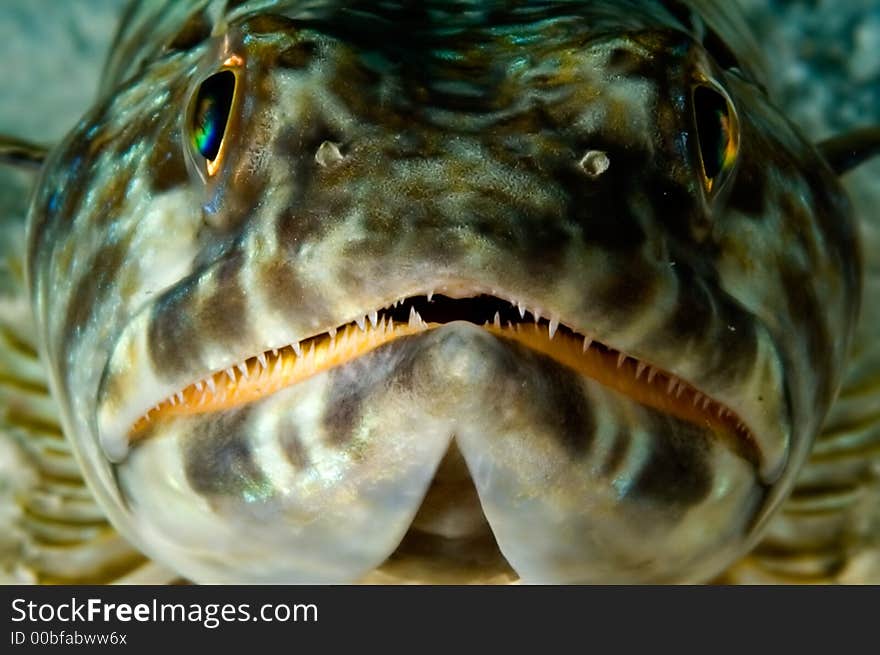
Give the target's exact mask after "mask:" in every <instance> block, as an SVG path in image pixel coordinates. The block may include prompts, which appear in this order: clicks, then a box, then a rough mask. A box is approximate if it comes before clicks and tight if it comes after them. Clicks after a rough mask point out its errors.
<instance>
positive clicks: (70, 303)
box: [0, 0, 880, 584]
mask: <svg viewBox="0 0 880 655" xmlns="http://www.w3.org/2000/svg"><path fill="white" fill-rule="evenodd" d="M766 84H767V82H766V72H765V71H764V67H763V65H762V64H761V58H760V48H759V47H758V45H757V44H756V43H755V41H754V39H753V38H752V37H751V36H750V35H749V32H748V28H747V26H746V25H745V23H744V21H743V19H742V17H741V16H740V15H739V14H738V13H736V10H735V8H734V7H733V5H731V4H729V3H721V2H714V1H709V0H704V1H694V2H681V1H676V0H665V1H635V0H630V1H617V2H613V3H611V2H601V1H591V2H587V1H581V0H571V1H567V2H566V1H560V0H554V1H551V0H534V1H530V2H526V1H521V2H479V3H476V2H470V1H468V0H459V1H454V2H422V3H412V2H403V1H400V2H382V3H376V2H367V1H361V2H347V3H337V2H328V1H320V2H319V1H298V2H293V1H289V2H284V1H270V0H250V1H249V0H244V1H229V2H225V1H216V0H191V1H189V2H174V3H169V2H134V3H132V4H131V5H130V7H129V10H128V12H127V13H126V15H125V17H124V19H123V22H122V24H121V27H120V30H119V32H118V34H117V36H116V38H115V41H114V43H113V46H112V48H111V54H110V57H109V59H108V61H107V64H106V67H105V70H104V74H103V78H102V83H101V88H100V90H99V94H98V100H97V101H96V103H95V104H94V106H93V107H92V108H91V109H90V110H89V112H88V113H87V114H86V115H85V116H84V117H83V118H82V119H81V120H80V121H79V123H78V124H77V125H76V126H75V128H74V129H73V130H72V131H71V132H70V133H69V134H68V135H67V136H66V137H65V138H64V139H63V140H62V142H61V143H60V144H58V145H57V146H55V147H53V148H52V149H50V150H49V151H48V152H46V153H45V156H44V157H43V156H42V155H40V154H35V153H39V149H37V148H34V147H29V146H28V144H22V143H21V142H19V141H11V140H10V141H7V142H6V143H7V147H6V148H5V152H6V153H7V159H9V160H11V161H18V162H19V163H23V164H25V165H30V166H33V164H34V163H35V162H36V163H38V164H39V166H40V168H39V170H40V173H39V180H38V181H37V182H36V185H35V189H34V192H33V196H32V199H31V204H30V209H29V212H28V217H27V225H26V234H25V237H24V239H25V240H24V244H23V247H22V249H21V251H20V253H19V254H20V255H21V256H22V257H23V263H22V265H21V270H20V272H19V273H17V276H18V278H19V280H20V282H21V288H22V289H24V288H26V291H23V292H22V294H23V295H22V296H21V297H18V300H19V301H22V302H29V303H30V305H31V308H32V310H33V317H34V323H33V325H30V324H28V323H27V322H26V321H25V322H24V323H22V322H21V320H24V319H21V320H19V323H17V324H12V326H11V327H8V328H7V329H6V332H5V334H6V335H7V339H6V341H7V344H6V346H4V348H5V350H4V357H5V358H7V359H8V361H9V363H8V364H4V366H5V368H7V369H8V370H10V371H13V372H15V373H14V376H13V377H14V379H15V380H24V382H25V383H23V384H18V385H17V387H18V389H17V391H16V393H17V394H18V395H17V396H16V398H18V399H19V400H20V399H21V398H26V401H22V402H20V403H16V402H13V401H12V400H4V401H3V402H4V403H5V404H6V405H7V407H8V408H9V409H8V411H7V414H8V415H9V416H11V417H12V419H10V418H7V419H6V421H7V422H8V423H10V424H14V425H15V426H16V429H17V430H18V432H19V433H20V435H21V436H20V437H19V438H18V441H17V442H16V443H20V444H22V445H21V448H22V449H23V450H24V452H25V453H29V454H30V456H31V457H33V458H34V459H36V461H38V462H39V463H40V466H39V467H38V474H37V478H38V479H36V480H30V481H24V482H21V483H20V486H21V488H22V489H25V490H26V491H25V492H23V493H21V494H20V497H22V498H24V500H22V501H19V502H20V503H21V504H23V506H24V507H25V508H26V510H27V511H23V512H22V513H21V516H22V517H23V518H21V520H20V523H19V524H18V527H19V529H20V531H21V532H23V533H26V534H32V535H36V537H35V538H32V540H31V541H30V542H28V543H29V544H30V547H29V548H28V549H24V551H25V552H24V553H23V554H21V555H19V556H18V557H19V559H18V560H17V561H18V564H19V571H20V572H21V575H32V576H33V577H34V579H35V580H36V581H71V580H77V581H79V580H86V581H110V580H122V581H133V580H134V581H144V580H150V581H160V580H163V581H171V580H176V579H185V580H190V581H193V582H197V583H286V584H298V583H310V584H339V583H378V584H382V583H400V582H406V583H437V582H440V583H448V582H455V583H479V584H483V583H551V584H570V583H587V584H594V583H598V584H608V583H612V584H619V583H652V584H658V583H659V584H666V583H703V582H710V581H718V580H720V581H730V582H748V581H755V580H758V581H767V580H770V581H787V582H790V581H792V580H793V579H794V580H798V581H816V580H825V579H835V576H837V578H840V575H839V574H840V573H841V571H842V570H843V565H844V564H848V563H851V562H852V561H855V560H858V562H859V566H862V567H863V568H864V566H865V565H864V562H866V561H867V562H868V564H870V563H871V562H872V561H876V557H877V549H876V546H877V539H878V535H880V529H878V526H880V521H877V522H874V521H875V520H876V519H877V516H878V510H877V503H876V502H875V501H876V499H877V498H880V496H877V495H876V488H877V487H876V478H877V475H878V474H880V467H878V465H877V461H878V460H877V452H880V449H878V448H877V446H878V443H880V441H878V439H880V437H878V430H877V429H876V428H877V423H876V418H877V417H876V413H875V414H874V419H873V423H869V427H870V429H869V430H867V431H861V432H856V433H855V434H853V433H851V432H846V431H844V432H842V433H841V432H840V431H839V430H834V429H831V430H830V431H829V427H828V426H829V425H832V427H833V426H834V423H833V421H834V420H838V422H840V421H842V419H841V417H844V416H848V417H850V418H851V417H852V416H854V415H855V414H857V415H858V416H860V417H866V416H868V417H870V415H871V414H870V411H869V410H868V408H870V407H871V406H872V403H873V406H874V407H876V406H877V404H876V403H877V402H878V390H880V385H878V384H876V382H877V373H875V372H871V371H869V372H867V373H866V368H867V369H871V367H866V366H865V362H866V361H869V360H870V358H868V359H866V358H865V350H864V349H863V348H862V349H860V348H859V347H858V346H859V345H860V344H861V343H863V342H864V339H862V341H860V337H859V334H860V333H857V331H856V326H857V324H858V323H857V321H858V317H859V312H860V307H861V305H862V303H863V297H864V295H865V290H866V289H872V288H873V287H871V286H870V285H866V283H865V280H866V275H869V274H870V269H869V268H868V267H866V266H865V265H864V261H863V256H864V255H863V252H862V248H861V246H860V234H859V226H858V224H857V222H856V218H855V216H854V214H853V211H852V208H851V205H850V202H849V200H848V198H847V194H846V192H845V189H844V187H843V186H842V184H841V182H840V179H839V178H840V176H841V175H842V174H844V173H846V172H847V171H848V170H850V169H852V168H854V167H855V166H857V165H858V164H859V163H861V162H862V161H864V160H867V159H868V158H870V157H872V156H873V155H875V154H876V153H877V151H878V149H880V137H878V132H877V129H876V128H871V127H869V128H866V129H865V130H862V131H859V132H856V133H853V134H849V135H842V136H839V137H835V138H832V139H829V140H827V141H825V142H822V143H819V144H815V143H813V142H812V141H811V140H810V139H808V138H806V137H805V136H804V135H803V134H802V133H801V132H800V131H799V130H798V128H797V127H796V126H795V125H793V124H792V123H791V121H789V120H788V119H787V117H786V115H785V114H784V113H783V112H782V111H781V110H780V109H779V108H777V106H776V105H775V104H774V103H773V101H772V99H771V98H770V96H769V93H768V90H767V86H766ZM0 150H3V148H2V147H0ZM23 299H24V300H23ZM2 313H3V315H6V314H9V313H10V312H9V311H4V312H2ZM870 352H875V353H876V349H875V350H874V351H870ZM37 353H39V358H40V361H42V362H44V363H45V369H42V368H41V367H40V364H39V363H38V361H37ZM854 370H857V373H856V374H855V377H854V378H852V377H851V378H846V377H845V376H846V374H847V372H848V371H854ZM872 370H876V368H874V369H872ZM872 375H873V377H871V376H872ZM849 379H857V380H858V381H860V383H861V385H858V384H853V385H851V386H849V387H848V386H847V383H846V381H847V380H849ZM865 380H868V381H869V382H870V381H872V380H873V386H872V385H871V384H867V385H866V384H865ZM13 386H14V385H13ZM842 388H843V391H841V389H842ZM853 389H855V391H853ZM859 389H860V390H861V391H862V393H859V392H858V390H859ZM49 393H51V400H50V398H49V395H48V394H49ZM838 396H839V398H840V399H839V400H837V402H835V400H836V399H838ZM841 403H843V404H841ZM18 407H25V408H28V409H30V410H31V411H28V412H24V417H23V418H22V412H18V414H16V412H14V411H12V410H13V409H14V408H18ZM31 408H38V409H31ZM38 410H39V411H38ZM835 411H837V412H838V413H837V414H835ZM854 413H855V414H854ZM16 416H18V418H17V419H16ZM835 417H837V418H836V419H835ZM829 420H831V424H829V423H828V421H829ZM844 423H845V421H844ZM838 427H839V425H838ZM62 444H63V445H62ZM70 451H72V452H73V454H74V456H75V463H71V461H70V459H69V457H67V453H68V452H70ZM53 462H61V464H58V465H57V469H60V470H61V473H60V474H59V473H58V472H53V470H52V464H53ZM41 476H42V477H41ZM77 476H81V478H82V479H83V480H84V481H85V482H86V483H87V485H88V488H87V491H86V490H85V487H81V486H77V485H72V484H71V483H70V480H71V479H76V477H77ZM872 485H874V486H872ZM47 489H50V490H51V492H47ZM872 494H874V495H872ZM104 521H107V522H109V523H104ZM49 526H51V527H49ZM111 526H112V527H111ZM866 526H867V527H866ZM872 549H873V550H872ZM74 554H76V556H74ZM863 555H866V557H867V559H865V558H864V557H862V556H863ZM871 558H874V559H871ZM847 570H849V569H847ZM859 570H860V571H862V570H863V569H859ZM859 575H861V577H860V578H858V580H860V581H864V580H867V579H869V574H867V573H864V571H863V572H862V573H860V574H859ZM866 576H867V577H866Z"/></svg>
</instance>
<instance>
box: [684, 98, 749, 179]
mask: <svg viewBox="0 0 880 655" xmlns="http://www.w3.org/2000/svg"><path fill="white" fill-rule="evenodd" d="M694 118H695V119H696V123H697V138H698V140H699V143H700V159H701V161H702V164H703V183H704V184H705V186H706V190H707V191H710V192H711V191H714V190H717V189H718V187H719V186H720V185H721V183H722V182H723V181H724V178H725V177H726V174H727V173H728V172H729V171H730V169H731V168H732V167H733V164H734V162H735V161H736V156H737V152H738V151H739V131H738V128H737V123H736V115H735V114H734V112H733V109H732V108H731V106H730V103H729V102H728V100H727V98H726V97H725V96H724V95H722V94H721V93H719V92H718V91H717V90H715V89H713V88H712V87H708V86H698V87H696V88H695V89H694Z"/></svg>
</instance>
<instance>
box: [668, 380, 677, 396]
mask: <svg viewBox="0 0 880 655" xmlns="http://www.w3.org/2000/svg"><path fill="white" fill-rule="evenodd" d="M677 386H678V380H676V379H675V378H674V377H672V376H670V378H669V384H668V385H667V386H666V393H669V394H671V393H672V392H673V391H675V387H677Z"/></svg>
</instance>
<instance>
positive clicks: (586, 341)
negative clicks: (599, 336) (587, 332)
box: [581, 337, 593, 353]
mask: <svg viewBox="0 0 880 655" xmlns="http://www.w3.org/2000/svg"><path fill="white" fill-rule="evenodd" d="M591 345H593V340H592V339H590V337H584V345H583V349H582V350H581V352H584V353H585V352H587V350H589V349H590V346H591Z"/></svg>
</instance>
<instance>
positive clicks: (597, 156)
mask: <svg viewBox="0 0 880 655" xmlns="http://www.w3.org/2000/svg"><path fill="white" fill-rule="evenodd" d="M579 164H580V167H581V168H582V169H583V171H584V173H586V174H587V177H589V178H590V179H591V180H595V179H597V178H598V177H599V176H600V175H602V173H604V172H605V171H607V170H608V167H609V166H611V160H610V159H608V155H607V154H605V153H604V152H603V151H601V150H589V151H587V154H585V155H584V156H583V157H581V160H580V162H579Z"/></svg>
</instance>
